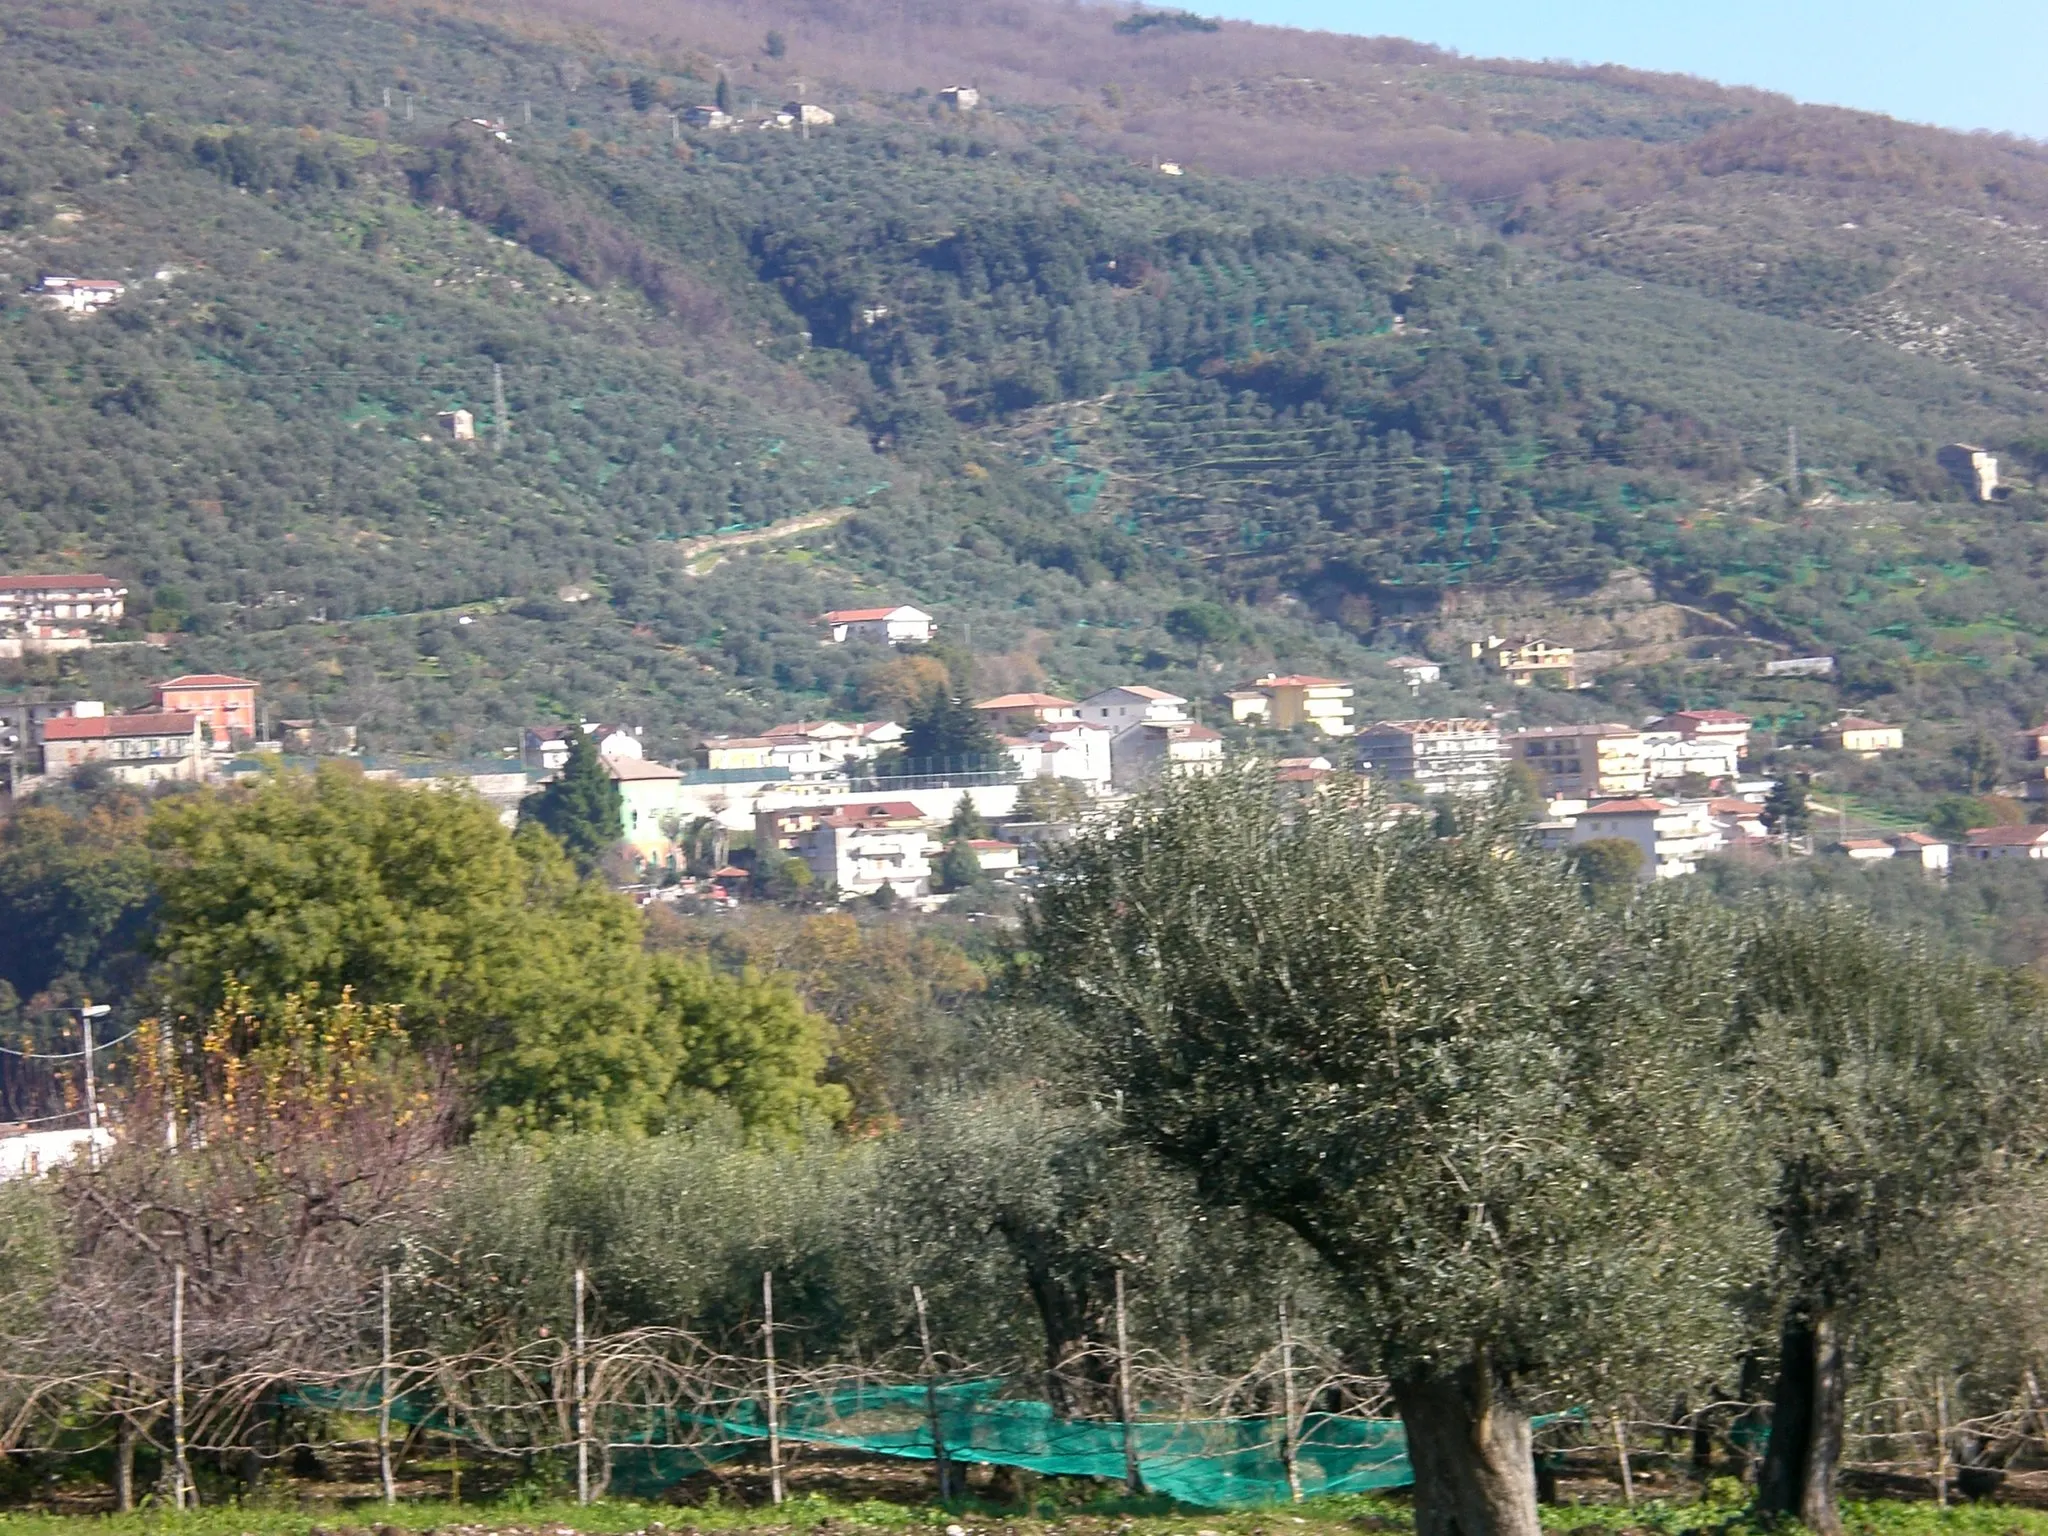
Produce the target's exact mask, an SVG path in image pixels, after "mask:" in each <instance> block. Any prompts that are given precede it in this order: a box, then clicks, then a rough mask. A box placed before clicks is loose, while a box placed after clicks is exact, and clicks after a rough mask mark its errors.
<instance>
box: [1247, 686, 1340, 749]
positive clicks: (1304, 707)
mask: <svg viewBox="0 0 2048 1536" xmlns="http://www.w3.org/2000/svg"><path fill="white" fill-rule="evenodd" d="M1246 693H1251V694H1255V695H1257V696H1258V697H1260V698H1263V699H1264V700H1265V701H1266V703H1265V707H1264V708H1263V709H1261V710H1258V711H1257V712H1256V714H1252V713H1249V712H1241V711H1240V708H1239V704H1240V701H1241V700H1242V698H1243V695H1245V694H1246ZM1352 693H1353V689H1352V687H1351V685H1350V684H1349V683H1340V682H1338V681H1337V680H1336V679H1335V678H1331V677H1306V676H1303V675H1301V674H1298V673H1295V674H1290V675H1288V676H1286V677H1278V676H1274V675H1273V674H1271V673H1269V674H1267V675H1266V676H1265V677H1261V678H1258V679H1256V680H1255V681H1254V682H1253V683H1252V684H1251V686H1250V687H1249V688H1245V689H1239V690H1237V691H1236V692H1234V693H1232V694H1231V695H1230V701H1231V711H1230V713H1231V718H1232V719H1233V720H1244V719H1250V718H1262V719H1264V720H1265V721H1266V723H1267V724H1268V725H1271V726H1274V727H1276V728H1277V729H1279V730H1283V731H1291V730H1293V729H1295V728H1296V727H1297V726H1303V725H1312V726H1315V727H1316V728H1317V729H1318V730H1320V731H1321V732H1322V733H1323V734H1324V735H1326V736H1349V735H1350V734H1351V729H1352V727H1351V706H1350V705H1349V704H1348V703H1346V702H1345V701H1346V700H1347V699H1349V698H1350V697H1351V695H1352Z"/></svg>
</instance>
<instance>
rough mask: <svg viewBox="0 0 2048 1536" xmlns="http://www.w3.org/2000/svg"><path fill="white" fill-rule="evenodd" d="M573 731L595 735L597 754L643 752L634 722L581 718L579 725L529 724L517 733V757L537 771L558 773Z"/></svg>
mask: <svg viewBox="0 0 2048 1536" xmlns="http://www.w3.org/2000/svg"><path fill="white" fill-rule="evenodd" d="M577 731H581V732H582V733H583V734H584V735H586V736H592V737H595V738H596V739H597V755H598V756H599V757H633V758H640V757H645V756H646V755H647V753H646V750H645V749H644V748H643V747H642V746H641V744H640V727H639V726H637V725H632V726H627V725H599V724H598V723H597V722H596V721H595V720H585V721H583V722H582V723H581V724H580V725H529V726H528V727H527V728H526V729H525V730H524V731H522V732H520V734H519V760H520V761H521V762H522V763H524V764H525V765H526V766H527V767H529V768H531V769H533V770H534V771H536V772H538V773H560V772H561V771H562V765H563V764H564V763H566V762H568V761H569V742H570V739H571V738H572V737H573V736H574V735H575V733H576V732H577Z"/></svg>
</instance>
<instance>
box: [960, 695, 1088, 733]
mask: <svg viewBox="0 0 2048 1536" xmlns="http://www.w3.org/2000/svg"><path fill="white" fill-rule="evenodd" d="M974 712H975V713H976V714H978V715H980V716H981V717H982V718H983V719H985V720H987V721H988V723H989V726H990V728H991V729H993V730H1004V729H1009V730H1019V731H1028V730H1031V729H1032V728H1033V727H1035V726H1040V725H1064V724H1067V723H1069V722H1071V721H1074V720H1078V719H1080V718H1081V706H1080V705H1079V704H1076V703H1075V702H1074V701H1073V700H1072V699H1063V698H1061V697H1060V696H1059V695H1058V694H1056V693H999V694H997V695H996V696H995V697H994V698H992V699H983V700H982V701H981V702H980V703H979V704H977V705H975V706H974Z"/></svg>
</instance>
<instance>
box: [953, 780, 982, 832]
mask: <svg viewBox="0 0 2048 1536" xmlns="http://www.w3.org/2000/svg"><path fill="white" fill-rule="evenodd" d="M987 836H988V821H987V818H985V817H984V816H983V815H982V814H981V812H980V810H979V809H978V808H977V807H976V806H975V804H974V796H972V795H970V794H968V793H967V791H965V790H964V789H963V790H962V791H961V792H960V798H959V800H958V801H956V802H955V803H954V806H953V819H952V820H951V821H949V822H947V823H946V837H947V839H948V840H949V841H952V842H972V841H974V840H975V839H977V838H984V837H987Z"/></svg>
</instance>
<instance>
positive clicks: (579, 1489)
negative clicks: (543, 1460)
mask: <svg viewBox="0 0 2048 1536" xmlns="http://www.w3.org/2000/svg"><path fill="white" fill-rule="evenodd" d="M576 1502H577V1503H578V1504H588V1503H589V1502H590V1372H589V1368H588V1365H587V1362H586V1361H585V1359H584V1355H583V1271H582V1270H581V1269H580V1268H579V1269H578V1270H577V1271H576Z"/></svg>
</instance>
